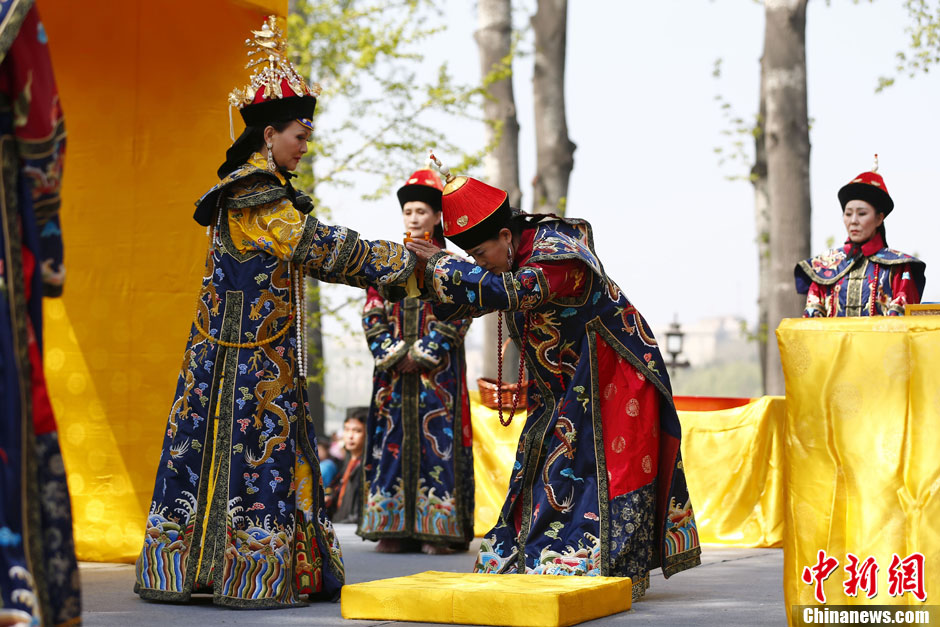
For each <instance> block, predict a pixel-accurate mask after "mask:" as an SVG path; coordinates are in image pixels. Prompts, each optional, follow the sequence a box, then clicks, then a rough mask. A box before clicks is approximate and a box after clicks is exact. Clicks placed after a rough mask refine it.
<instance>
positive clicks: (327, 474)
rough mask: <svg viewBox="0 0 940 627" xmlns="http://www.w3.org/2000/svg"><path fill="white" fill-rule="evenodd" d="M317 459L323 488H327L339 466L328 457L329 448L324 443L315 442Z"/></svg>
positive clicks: (330, 456)
mask: <svg viewBox="0 0 940 627" xmlns="http://www.w3.org/2000/svg"><path fill="white" fill-rule="evenodd" d="M317 457H318V458H319V460H320V476H321V477H322V478H323V486H324V487H326V486H329V485H330V484H331V483H332V482H333V478H334V477H336V472H337V471H338V470H339V464H337V463H336V460H335V459H334V458H333V456H332V455H330V447H329V446H327V445H326V442H320V441H317Z"/></svg>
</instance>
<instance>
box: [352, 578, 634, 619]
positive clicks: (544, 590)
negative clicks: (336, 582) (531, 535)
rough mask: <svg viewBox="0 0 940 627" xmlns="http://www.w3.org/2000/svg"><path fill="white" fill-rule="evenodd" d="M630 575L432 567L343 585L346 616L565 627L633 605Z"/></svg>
mask: <svg viewBox="0 0 940 627" xmlns="http://www.w3.org/2000/svg"><path fill="white" fill-rule="evenodd" d="M631 590H632V583H631V581H630V578H629V577H563V576H553V575H483V574H472V573H444V572H435V571H428V572H424V573H418V574H416V575H410V576H408V577H395V578H393V579H380V580H378V581H369V582H366V583H357V584H352V585H348V586H343V593H342V601H341V602H342V612H343V618H353V619H365V620H388V621H417V622H423V623H450V624H463V625H513V626H515V625H518V626H519V627H561V626H562V625H577V624H578V623H582V622H584V621H587V620H592V619H595V618H600V617H602V616H609V615H610V614H616V613H617V612H625V611H627V610H629V609H630V601H631V594H632V591H631Z"/></svg>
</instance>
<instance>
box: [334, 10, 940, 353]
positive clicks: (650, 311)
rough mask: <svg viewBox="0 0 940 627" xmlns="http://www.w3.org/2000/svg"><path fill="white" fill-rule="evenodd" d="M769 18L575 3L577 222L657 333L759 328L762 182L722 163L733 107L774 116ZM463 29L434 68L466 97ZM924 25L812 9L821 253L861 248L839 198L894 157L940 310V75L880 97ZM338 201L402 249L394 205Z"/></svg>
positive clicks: (352, 217)
mask: <svg viewBox="0 0 940 627" xmlns="http://www.w3.org/2000/svg"><path fill="white" fill-rule="evenodd" d="M763 11H764V10H763V7H762V5H761V4H759V3H756V2H751V1H748V0H715V1H707V0H681V1H680V0H657V1H656V2H639V1H637V0H592V1H590V2H587V1H585V0H572V1H571V2H569V9H568V41H567V66H566V85H565V97H566V106H567V122H568V132H569V136H570V138H571V140H572V141H574V142H575V144H577V150H576V152H575V155H574V161H575V166H574V170H573V172H572V175H571V180H570V188H569V196H568V203H567V206H568V215H569V216H571V217H578V218H583V219H586V220H588V221H589V222H591V224H592V225H593V227H594V234H595V244H596V249H597V252H598V254H599V256H600V258H601V260H602V262H603V263H604V265H605V269H606V270H607V272H608V274H609V275H610V276H611V277H612V278H613V279H614V280H615V281H616V282H617V283H618V284H619V285H620V287H621V288H622V289H623V290H624V292H625V293H626V294H627V296H628V297H629V298H630V300H631V301H632V302H633V304H634V305H636V306H637V308H638V309H639V310H640V311H641V312H643V314H644V315H645V317H646V318H647V319H648V320H649V321H650V323H651V324H652V325H653V327H654V328H662V327H663V326H664V325H665V324H667V323H668V322H669V321H671V320H672V319H673V317H674V316H678V319H679V320H680V321H681V322H683V323H693V322H695V321H697V320H702V319H705V318H711V317H717V316H735V317H739V318H743V319H745V320H748V321H753V320H755V319H756V299H757V263H756V262H757V247H756V244H755V227H754V218H753V211H754V195H753V190H752V187H751V185H750V183H748V182H747V181H746V180H729V179H728V177H729V176H733V175H740V174H742V173H746V169H747V167H749V166H747V167H744V166H742V165H741V164H726V165H724V166H721V165H719V162H718V158H717V157H716V155H715V153H714V149H715V148H716V147H718V146H725V147H727V146H728V145H729V140H728V139H727V138H726V137H724V136H723V135H722V134H721V132H722V130H725V129H728V128H729V123H728V122H727V121H726V120H725V118H724V117H723V115H722V112H721V109H720V106H719V103H718V102H716V100H715V96H716V95H717V94H719V93H720V94H721V95H722V97H723V98H724V100H725V101H727V102H729V103H730V104H731V106H732V109H733V110H734V111H735V112H736V113H737V114H739V115H741V116H743V117H746V118H748V119H752V118H753V116H754V114H755V113H756V110H757V105H758V83H759V70H760V66H759V59H760V55H761V51H762V47H763V32H764V14H763ZM519 17H520V18H522V19H525V16H524V15H520V16H519ZM446 22H447V23H448V30H447V32H446V33H445V34H444V35H443V36H441V37H437V38H436V39H435V40H434V41H431V42H430V43H429V44H428V46H427V47H426V48H425V50H424V52H425V53H426V54H427V57H428V58H429V59H430V60H432V61H434V62H435V63H436V62H440V61H442V60H446V61H447V62H448V63H449V67H450V69H451V71H452V73H453V74H454V75H455V77H456V78H457V79H458V80H460V81H463V82H470V81H473V80H478V78H479V60H478V52H477V47H476V43H475V41H474V40H473V30H474V29H475V28H476V7H475V3H474V2H469V1H466V0H464V1H457V0H451V1H450V2H448V3H447V13H446ZM906 26H907V18H906V14H905V11H904V10H903V7H902V3H901V2H900V1H898V0H875V2H872V3H869V2H860V3H858V4H855V3H854V2H852V1H850V0H832V1H831V3H829V4H828V5H827V3H825V2H822V1H820V0H814V1H813V2H810V3H809V9H808V14H807V27H806V49H807V81H808V95H809V115H810V118H811V130H810V142H811V145H812V148H811V153H810V186H811V199H812V209H813V212H812V250H813V251H814V253H815V252H822V250H823V249H825V247H826V242H827V240H828V239H830V238H833V239H834V240H835V241H837V242H841V241H843V240H844V238H845V230H844V227H843V226H842V221H841V212H840V206H839V203H838V199H837V197H836V192H837V191H838V189H839V188H840V187H841V186H842V185H844V184H845V183H847V182H849V181H850V180H851V179H852V178H854V177H855V176H856V175H857V174H859V173H860V172H863V171H865V170H869V169H871V166H872V163H873V155H874V153H878V154H879V158H880V169H879V172H880V173H881V174H882V175H883V176H884V178H885V184H886V186H887V188H888V190H889V192H890V193H891V195H892V198H893V199H894V201H895V210H894V212H893V213H892V214H891V216H890V217H889V218H888V220H887V221H886V223H885V224H886V227H887V233H888V239H889V242H890V244H891V246H892V247H894V248H897V249H899V250H902V251H905V252H907V253H910V254H916V255H917V256H919V257H920V258H921V259H923V260H924V261H926V262H927V265H928V268H927V277H928V281H927V287H926V292H925V300H940V280H934V281H933V282H932V281H931V280H930V279H931V275H932V274H933V273H932V272H931V268H932V267H934V266H933V264H934V263H940V244H938V237H937V234H938V233H940V211H938V209H940V207H938V204H940V203H938V199H937V195H936V194H934V193H933V189H932V185H933V184H934V182H935V181H937V180H938V179H940V176H938V175H940V150H938V146H940V116H938V115H937V114H936V110H937V107H938V104H940V68H937V71H936V72H934V73H931V74H921V75H918V76H916V77H915V78H913V79H911V78H907V77H903V78H900V79H899V80H898V81H897V83H896V84H895V85H894V86H893V87H890V88H889V89H887V90H886V91H884V92H882V93H879V94H876V93H875V87H876V85H877V81H878V77H879V76H884V75H888V74H891V73H892V70H893V67H894V63H895V54H896V52H898V51H899V50H903V49H905V48H906V45H907V41H908V38H909V35H907V34H906V33H905V27H906ZM719 58H720V59H722V73H721V74H722V75H721V78H720V79H715V78H714V77H713V76H712V71H713V68H714V64H715V61H716V59H719ZM531 65H532V59H531V57H525V58H522V59H519V60H517V62H516V64H515V75H514V83H513V84H514V90H515V99H516V106H517V110H518V118H519V124H520V127H521V129H520V136H519V148H520V162H521V173H520V174H521V175H520V181H521V184H522V189H523V202H522V205H523V206H522V208H523V209H524V210H528V209H530V203H531V193H530V192H531V185H530V183H529V182H530V181H531V180H532V178H533V175H534V172H535V139H534V134H533V127H534V119H533V113H532V96H531V85H532V83H531V79H532V69H531ZM429 68H430V66H429ZM328 122H329V120H328V119H326V118H324V119H323V120H320V121H319V122H318V124H324V123H328ZM442 132H443V133H446V135H447V137H448V138H449V139H450V140H451V141H453V142H455V143H457V144H458V145H461V146H463V145H466V146H467V147H468V149H472V148H476V147H479V145H480V144H481V141H482V140H481V139H480V137H481V135H482V131H481V127H480V126H479V125H476V124H474V123H471V122H466V123H461V124H451V125H449V126H448V128H446V129H442ZM422 156H423V155H417V156H416V166H418V165H420V163H419V161H420V159H421V158H422ZM405 174H406V175H407V173H405ZM327 200H328V202H329V204H330V205H331V206H332V207H333V220H334V222H342V223H343V224H346V225H347V226H350V227H351V228H354V229H357V230H358V231H359V232H360V233H361V235H362V236H363V237H366V238H388V239H396V240H398V239H400V234H401V216H400V212H399V209H398V204H397V202H396V199H395V198H394V196H393V195H390V196H389V198H388V199H387V200H386V201H384V202H382V201H380V202H374V203H364V202H361V201H358V200H357V199H356V198H355V197H354V195H352V194H349V193H348V192H345V193H337V194H336V196H334V197H329V196H327ZM793 261H794V264H795V263H796V262H797V261H798V260H797V259H794V260H793ZM333 289H337V290H339V291H338V292H337V293H339V294H345V293H346V292H343V290H346V289H348V288H333ZM363 347H364V342H363ZM366 355H367V354H366Z"/></svg>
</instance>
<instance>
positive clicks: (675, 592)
mask: <svg viewBox="0 0 940 627" xmlns="http://www.w3.org/2000/svg"><path fill="white" fill-rule="evenodd" d="M336 527H337V532H338V534H339V538H340V542H341V544H342V546H343V557H344V559H345V562H346V576H347V578H348V582H349V583H358V582H361V581H371V580H373V579H384V578H386V577H397V576H400V575H410V574H412V573H418V572H422V571H425V570H441V571H453V572H468V571H469V570H470V569H471V568H472V567H473V560H474V557H475V556H476V549H477V548H478V547H479V542H480V541H479V539H477V540H476V541H475V542H474V544H473V546H471V549H470V552H469V553H463V554H457V555H436V556H428V555H423V554H420V553H409V554H404V555H385V554H381V553H376V552H375V543H373V542H365V541H363V540H361V539H360V538H359V537H358V536H356V535H355V532H354V529H355V527H354V526H353V525H337V526H336ZM81 566H82V568H81V575H82V593H83V605H84V610H85V611H84V614H83V619H84V624H85V625H86V627H97V626H99V625H101V626H108V627H127V626H128V625H137V626H140V627H144V626H150V625H173V626H174V627H209V626H212V625H226V626H228V625H348V626H349V627H356V626H359V625H362V626H366V625H383V626H390V625H429V624H430V623H391V622H387V621H358V620H349V621H346V620H343V618H342V616H341V615H340V606H339V603H315V604H311V605H309V606H307V607H303V608H297V609H289V610H268V611H254V612H248V611H238V610H230V609H225V608H219V607H215V606H213V605H212V604H211V602H210V599H209V597H204V598H198V599H197V600H195V601H194V602H193V603H192V604H190V605H169V604H163V603H148V602H146V601H141V600H140V599H139V598H138V597H137V595H136V594H134V593H133V586H134V567H133V566H132V565H130V564H98V563H83V564H82V565H81ZM782 573H783V551H782V550H780V549H729V548H725V547H718V546H706V547H704V548H703V550H702V565H701V566H699V567H697V568H694V569H692V570H690V571H686V572H684V573H679V574H678V575H676V576H674V577H672V578H670V579H669V581H665V580H664V579H663V576H662V573H661V572H660V571H659V570H657V571H656V572H655V573H654V574H653V575H652V576H651V578H650V579H651V582H650V583H651V586H650V589H649V590H647V592H646V597H644V599H643V600H641V601H639V602H637V603H634V604H633V609H631V610H630V611H629V612H623V613H620V614H614V615H613V616H608V617H607V618H602V619H598V620H594V621H590V622H587V623H582V624H583V625H587V626H590V627H594V626H599V625H624V626H631V627H632V626H634V625H656V626H657V627H662V626H663V625H703V626H715V627H730V626H734V625H783V624H785V623H786V613H785V611H784V606H783V583H782Z"/></svg>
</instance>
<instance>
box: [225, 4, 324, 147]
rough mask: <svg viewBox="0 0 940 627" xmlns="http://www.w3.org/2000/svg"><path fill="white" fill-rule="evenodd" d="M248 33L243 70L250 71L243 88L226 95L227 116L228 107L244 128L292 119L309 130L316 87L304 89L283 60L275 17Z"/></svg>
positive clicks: (280, 32)
mask: <svg viewBox="0 0 940 627" xmlns="http://www.w3.org/2000/svg"><path fill="white" fill-rule="evenodd" d="M251 34H252V37H251V38H250V39H246V40H245V45H246V46H248V48H249V50H248V57H249V60H248V63H247V64H246V65H245V67H246V68H247V69H253V70H254V71H253V72H252V74H251V77H250V78H249V81H248V84H247V85H245V87H244V88H236V89H233V90H232V92H231V93H230V94H229V96H228V101H229V116H230V117H231V107H236V108H237V109H238V110H239V112H240V113H241V116H242V119H243V120H244V121H245V124H246V125H248V126H259V125H266V124H270V123H272V122H279V121H287V120H291V119H296V120H298V121H299V122H301V123H302V124H304V125H305V126H307V127H308V128H311V129H312V128H313V123H312V122H311V121H310V119H311V118H313V111H314V108H315V107H316V102H317V96H319V95H320V86H319V85H318V84H316V83H313V84H312V85H311V86H309V87H308V86H307V83H306V81H304V79H303V77H302V76H301V75H300V73H299V72H298V71H297V68H295V67H294V64H293V63H291V62H290V59H288V58H287V41H286V39H285V38H284V31H283V30H281V28H280V27H279V26H278V23H277V17H275V16H274V15H271V16H269V17H268V18H267V20H265V22H264V23H263V24H262V25H261V30H253V31H251ZM233 135H234V133H233ZM233 139H234V138H233Z"/></svg>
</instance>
